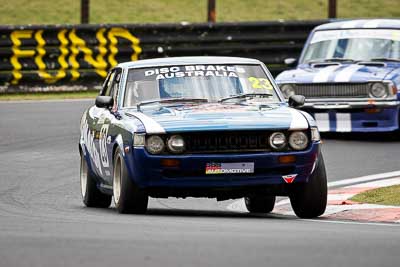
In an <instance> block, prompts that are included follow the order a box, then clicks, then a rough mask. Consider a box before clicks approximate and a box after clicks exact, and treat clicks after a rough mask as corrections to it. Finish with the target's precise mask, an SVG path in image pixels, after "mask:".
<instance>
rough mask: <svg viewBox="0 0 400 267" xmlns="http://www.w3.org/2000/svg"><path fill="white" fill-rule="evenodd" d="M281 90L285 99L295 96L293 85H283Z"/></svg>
mask: <svg viewBox="0 0 400 267" xmlns="http://www.w3.org/2000/svg"><path fill="white" fill-rule="evenodd" d="M279 87H280V88H281V91H282V94H283V96H284V97H285V98H289V97H290V96H292V95H295V94H296V92H295V91H294V86H293V85H291V84H282V85H281V86H279Z"/></svg>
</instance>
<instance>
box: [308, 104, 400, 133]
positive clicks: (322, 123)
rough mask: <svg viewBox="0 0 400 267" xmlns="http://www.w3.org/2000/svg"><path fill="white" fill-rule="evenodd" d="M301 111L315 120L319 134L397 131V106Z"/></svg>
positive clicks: (315, 108) (309, 108)
mask: <svg viewBox="0 0 400 267" xmlns="http://www.w3.org/2000/svg"><path fill="white" fill-rule="evenodd" d="M303 110H304V111H306V112H308V113H310V114H311V115H312V116H313V117H314V118H315V120H316V122H317V126H318V129H319V131H320V132H391V131H395V130H398V129H399V106H397V105H394V106H386V105H381V106H379V105H374V106H371V105H370V106H360V107H358V108H356V107H354V106H352V107H350V108H344V107H343V106H342V107H340V108H338V107H337V106H336V107H335V106H333V105H332V108H330V109H321V108H319V107H318V106H317V107H316V106H312V107H309V106H305V107H303Z"/></svg>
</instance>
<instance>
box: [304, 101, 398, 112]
mask: <svg viewBox="0 0 400 267" xmlns="http://www.w3.org/2000/svg"><path fill="white" fill-rule="evenodd" d="M399 106H400V101H398V100H395V99H390V100H373V99H354V98H349V99H346V98H340V99H332V98H319V99H307V100H306V103H305V104H304V108H307V109H316V110H327V109H350V108H393V107H399Z"/></svg>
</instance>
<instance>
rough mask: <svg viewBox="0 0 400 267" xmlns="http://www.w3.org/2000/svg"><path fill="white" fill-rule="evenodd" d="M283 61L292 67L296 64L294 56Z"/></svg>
mask: <svg viewBox="0 0 400 267" xmlns="http://www.w3.org/2000/svg"><path fill="white" fill-rule="evenodd" d="M283 62H285V64H286V65H287V66H288V67H294V66H296V64H297V59H296V58H292V57H291V58H285V59H284V60H283Z"/></svg>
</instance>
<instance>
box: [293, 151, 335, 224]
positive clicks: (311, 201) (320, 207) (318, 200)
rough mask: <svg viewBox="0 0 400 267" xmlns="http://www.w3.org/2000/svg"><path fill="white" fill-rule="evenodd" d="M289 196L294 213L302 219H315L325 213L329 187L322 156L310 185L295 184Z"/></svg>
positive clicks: (309, 182)
mask: <svg viewBox="0 0 400 267" xmlns="http://www.w3.org/2000/svg"><path fill="white" fill-rule="evenodd" d="M291 189H292V190H291V193H290V195H289V198H290V203H291V205H292V208H293V211H294V213H295V214H296V215H297V216H298V217H300V218H308V219H309V218H315V217H318V216H320V215H322V214H323V213H324V212H325V209H326V204H327V198H328V186H327V179H326V171H325V163H324V159H323V157H322V155H321V154H320V155H319V157H318V162H317V166H316V167H315V169H314V172H313V173H312V174H311V176H310V178H309V180H308V183H302V184H293V188H291Z"/></svg>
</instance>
